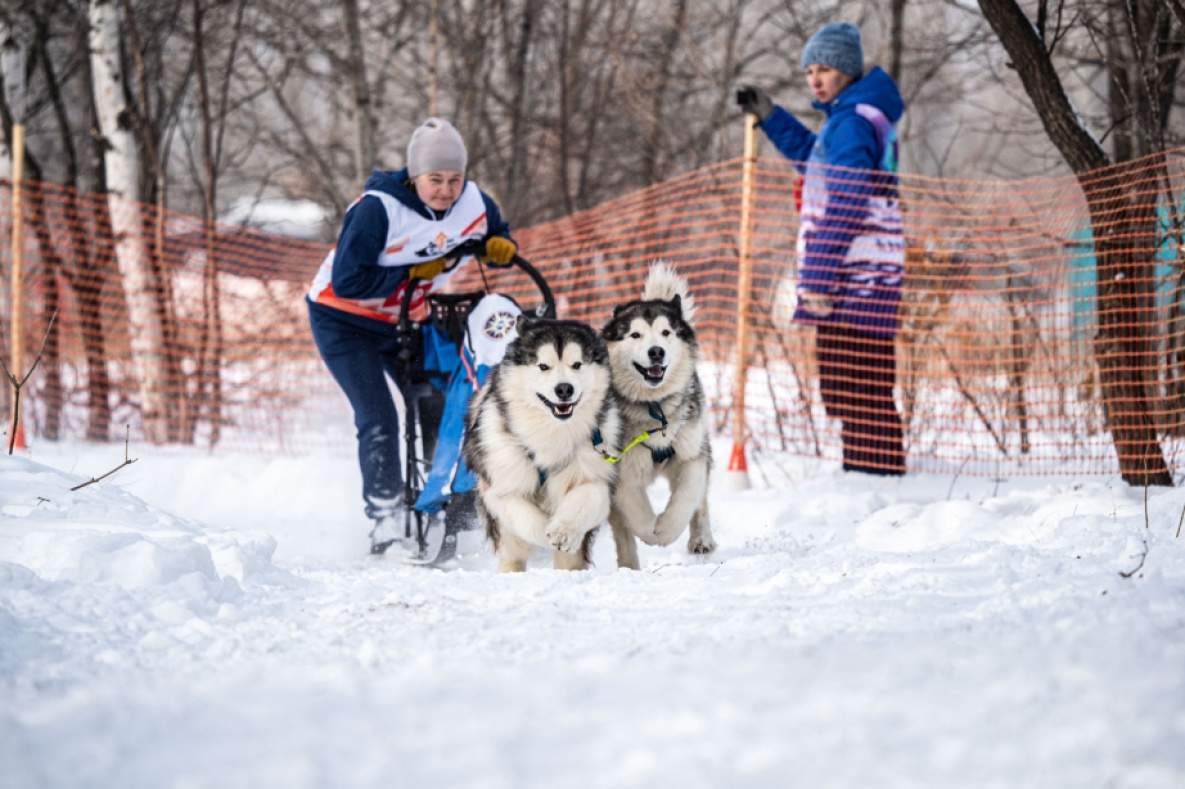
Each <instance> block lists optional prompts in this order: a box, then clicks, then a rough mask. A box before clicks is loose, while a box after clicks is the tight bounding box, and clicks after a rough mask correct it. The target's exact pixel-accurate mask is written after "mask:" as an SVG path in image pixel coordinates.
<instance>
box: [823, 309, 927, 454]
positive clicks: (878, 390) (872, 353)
mask: <svg viewBox="0 0 1185 789" xmlns="http://www.w3.org/2000/svg"><path fill="white" fill-rule="evenodd" d="M816 332H817V333H816V335H815V348H816V354H817V356H818V360H819V390H820V393H821V394H822V396H823V405H824V406H825V407H826V409H827V415H828V416H830V417H832V418H834V419H840V420H842V421H843V430H842V433H841V436H842V439H843V467H844V470H845V471H863V472H866V473H870V474H888V475H899V474H904V473H905V450H904V447H903V432H902V426H901V415H900V414H898V413H897V404H896V403H895V402H894V401H893V381H894V379H895V378H896V377H897V359H896V356H895V354H894V353H893V340H892V338H891V337H880V336H878V335H875V334H868V333H866V332H862V331H857V330H856V329H852V328H849V327H847V326H842V325H834V324H829V325H820V326H819V327H818V328H817V329H816Z"/></svg>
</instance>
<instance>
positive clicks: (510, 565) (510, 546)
mask: <svg viewBox="0 0 1185 789" xmlns="http://www.w3.org/2000/svg"><path fill="white" fill-rule="evenodd" d="M534 551H535V547H534V546H533V545H531V543H529V542H527V541H526V540H524V539H523V538H521V537H519V536H518V535H517V534H512V533H511V532H509V531H507V530H503V531H502V534H501V535H500V536H499V538H498V572H500V573H522V572H526V570H527V559H530V558H531V554H532V553H534Z"/></svg>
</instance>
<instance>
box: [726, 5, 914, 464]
mask: <svg viewBox="0 0 1185 789" xmlns="http://www.w3.org/2000/svg"><path fill="white" fill-rule="evenodd" d="M802 67H803V69H805V70H806V77H807V82H808V84H809V85H810V88H811V90H812V91H813V92H814V95H815V101H814V103H813V105H812V106H814V107H815V109H818V110H822V111H823V112H824V113H825V114H826V116H827V119H826V121H825V122H824V124H823V127H822V129H820V130H819V133H818V134H814V133H812V132H811V131H810V130H809V129H807V127H806V126H804V125H803V124H802V123H801V122H800V121H799V120H798V119H797V118H795V117H794V116H793V115H791V114H790V113H789V112H787V111H786V110H785V109H783V108H782V107H780V106H776V105H775V104H774V103H773V102H772V101H771V100H770V98H769V96H768V95H767V94H766V92H765V91H763V90H762V89H761V88H759V87H757V86H753V85H746V86H743V90H742V91H741V92H740V94H739V100H740V104H741V106H742V108H743V109H744V110H745V111H746V112H750V113H752V114H754V115H756V116H757V119H758V121H759V122H760V128H761V130H762V131H763V132H764V133H765V135H766V137H768V138H769V140H770V141H771V142H772V143H773V144H774V145H775V146H776V147H777V149H778V150H779V151H781V152H782V154H783V155H784V156H785V157H786V158H788V159H790V160H791V161H793V162H794V163H795V164H796V166H797V167H798V168H799V169H800V171H801V172H802V174H803V182H802V204H801V209H800V224H799V233H798V265H799V283H798V308H797V310H796V311H795V314H794V319H795V320H796V321H798V322H801V323H806V324H811V325H814V326H815V327H816V346H817V354H818V362H819V388H820V390H821V392H822V396H823V403H824V405H825V406H826V408H827V413H828V415H830V416H831V417H833V418H838V419H840V420H842V422H843V429H842V437H843V467H844V470H846V471H863V472H865V473H869V474H886V475H901V474H904V473H905V452H904V448H903V445H902V427H901V417H900V415H899V414H898V412H897V406H896V403H895V402H894V400H893V383H894V380H895V378H896V358H895V355H894V349H893V337H894V335H895V334H896V333H897V305H898V303H899V302H900V300H901V275H902V271H903V269H904V264H905V243H904V236H903V233H902V226H901V210H900V207H899V205H898V198H897V174H896V173H897V132H896V128H895V124H896V123H897V121H898V120H899V119H900V118H901V114H902V112H903V110H904V103H903V102H902V100H901V93H900V91H898V89H897V85H896V84H895V83H894V82H893V79H892V77H890V76H889V75H888V74H886V73H885V72H884V71H883V70H881V69H880V68H873V69H872V70H871V71H870V72H869V73H868V74H867V75H865V74H864V50H863V47H862V46H861V43H860V30H859V28H857V27H856V26H855V25H852V24H850V23H847V22H839V23H835V24H829V25H825V26H824V27H823V28H822V29H821V30H819V32H817V33H816V34H815V35H814V36H812V37H811V39H810V40H809V41H808V42H807V45H806V48H805V49H804V50H803V53H802Z"/></svg>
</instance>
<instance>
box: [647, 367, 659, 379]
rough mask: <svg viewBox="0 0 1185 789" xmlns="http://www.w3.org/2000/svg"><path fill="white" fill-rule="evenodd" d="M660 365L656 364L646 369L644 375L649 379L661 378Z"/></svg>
mask: <svg viewBox="0 0 1185 789" xmlns="http://www.w3.org/2000/svg"><path fill="white" fill-rule="evenodd" d="M662 372H663V371H662V365H661V364H656V365H654V366H653V367H647V368H646V375H647V376H649V377H651V378H662Z"/></svg>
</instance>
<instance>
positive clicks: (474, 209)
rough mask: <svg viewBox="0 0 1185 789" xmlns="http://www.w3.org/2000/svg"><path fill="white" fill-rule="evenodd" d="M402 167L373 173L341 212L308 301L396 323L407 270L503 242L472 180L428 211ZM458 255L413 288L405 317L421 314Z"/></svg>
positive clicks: (503, 230)
mask: <svg viewBox="0 0 1185 789" xmlns="http://www.w3.org/2000/svg"><path fill="white" fill-rule="evenodd" d="M407 181H408V177H407V170H406V169H404V170H398V171H396V172H384V171H381V170H375V171H374V173H373V174H372V175H371V176H370V178H369V179H367V181H366V191H365V192H363V193H362V195H361V196H360V197H359V198H358V199H357V200H355V201H354V202H353V203H352V204H351V205H350V207H349V208H348V209H347V210H346V217H345V221H343V223H342V230H341V234H340V235H339V236H338V240H337V246H336V247H334V249H332V250H330V252H329V254H328V255H327V256H326V257H325V260H324V261H323V262H322V263H321V267H320V269H318V271H317V274H316V276H315V277H314V278H313V283H312V285H311V286H310V288H309V291H308V300H309V301H310V302H312V303H314V304H319V305H321V306H324V307H331V308H334V309H337V310H341V311H343V312H347V313H350V314H352V315H359V316H362V317H365V318H372V319H374V320H378V321H384V322H386V323H392V324H393V323H398V322H399V309H400V305H401V304H402V302H403V296H404V291H405V290H406V287H407V279H408V273H407V272H408V268H409V267H410V266H414V265H416V264H417V263H426V262H428V261H431V260H435V259H436V258H439V257H441V256H442V255H444V254H446V253H448V252H449V251H450V250H452V249H453V248H454V247H456V246H458V245H460V244H461V243H462V242H465V241H470V240H477V239H486V238H489V237H491V236H502V237H504V238H510V229H509V226H508V225H507V224H506V222H504V221H503V220H502V216H501V213H500V212H499V211H498V205H497V204H496V203H495V202H494V200H493V198H491V197H490V196H489V195H487V194H486V193H485V192H483V191H481V190H480V189H479V188H478V187H477V184H475V183H473V182H472V181H466V182H465V188H464V189H463V190H462V191H461V196H460V197H459V198H458V199H457V202H456V203H454V204H453V205H452V207H451V208H449V210H448V211H445V212H437V211H433V210H432V209H431V208H429V207H428V206H427V205H425V204H424V201H422V200H421V199H420V198H419V196H418V195H417V194H416V193H415V192H414V191H413V190H412V189H411V187H409V186H408V185H407ZM467 260H468V258H462V259H461V260H459V261H457V262H456V263H455V264H450V266H451V267H450V268H449V269H448V270H447V271H445V272H443V273H442V274H440V275H439V276H438V277H436V278H435V279H433V280H430V281H427V282H423V283H421V284H420V285H418V286H417V288H416V291H417V292H416V293H415V294H414V296H413V299H412V303H411V316H412V318H414V319H417V320H422V319H423V318H424V317H426V307H425V305H424V297H425V296H426V295H427V294H428V293H429V292H431V291H432V290H435V289H436V288H439V287H441V286H442V285H443V284H444V283H445V282H446V281H447V280H448V278H449V277H451V276H452V274H453V273H454V272H455V271H456V270H457V268H459V267H460V265H461V264H463V263H465V262H466V261H467Z"/></svg>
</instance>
